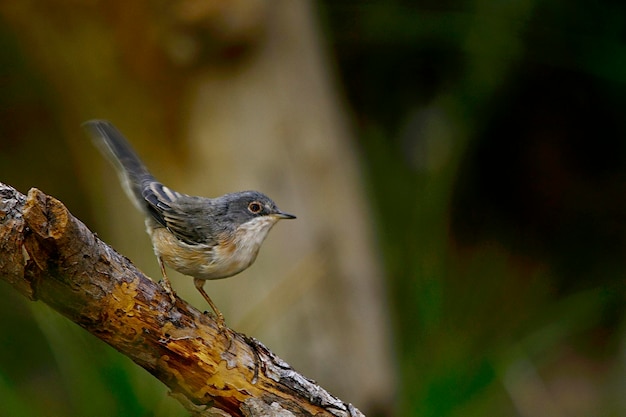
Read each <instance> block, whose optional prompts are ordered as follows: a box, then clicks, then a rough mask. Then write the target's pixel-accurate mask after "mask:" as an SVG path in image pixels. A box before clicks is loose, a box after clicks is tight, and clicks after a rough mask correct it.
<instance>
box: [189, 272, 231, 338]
mask: <svg viewBox="0 0 626 417" xmlns="http://www.w3.org/2000/svg"><path fill="white" fill-rule="evenodd" d="M193 283H194V285H195V286H196V288H197V289H198V291H200V294H202V296H203V297H204V299H205V300H206V302H207V303H209V305H210V306H211V309H212V310H213V312H214V313H215V319H216V321H217V326H218V327H219V328H220V329H223V328H224V325H225V322H224V315H223V314H222V312H221V311H220V310H219V309H218V308H217V306H216V305H215V303H213V300H211V297H209V294H207V293H206V291H204V288H203V286H204V280H203V279H198V278H194V279H193Z"/></svg>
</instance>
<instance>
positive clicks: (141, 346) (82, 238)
mask: <svg viewBox="0 0 626 417" xmlns="http://www.w3.org/2000/svg"><path fill="white" fill-rule="evenodd" d="M0 278H1V279H3V280H5V281H7V282H9V283H10V284H11V285H12V286H13V287H14V288H15V289H17V290H18V291H19V292H20V293H22V294H23V295H24V296H26V297H28V298H29V299H31V300H40V301H42V302H44V303H46V304H48V305H49V306H50V307H52V308H53V309H55V310H57V311H58V312H60V313H61V314H63V315H64V316H66V317H67V318H69V319H70V320H72V321H74V322H75V323H77V324H78V325H80V326H81V327H83V328H84V329H86V330H87V331H89V332H90V333H92V334H94V335H95V336H97V337H98V338H100V339H101V340H103V341H104V342H106V343H108V344H109V345H111V346H113V347H114V348H115V349H117V350H118V351H120V352H121V353H123V354H124V355H126V356H128V357H129V358H131V359H132V360H133V361H134V362H135V363H137V364H138V365H140V366H142V367H143V368H145V369H146V370H148V371H149V372H150V373H151V374H153V375H154V376H155V377H156V378H158V379H159V380H160V381H162V382H163V383H164V384H165V385H167V386H168V387H169V388H170V389H171V391H172V393H173V396H174V397H176V398H177V399H178V400H179V401H180V402H181V403H182V404H183V405H184V406H185V407H186V408H187V409H188V410H189V411H191V412H192V413H193V414H194V415H198V416H209V415H231V416H291V415H294V416H313V415H316V416H317V415H320V416H322V415H327V416H362V414H361V413H360V412H359V411H358V410H357V409H356V408H354V407H353V406H352V405H351V404H346V403H344V402H342V401H341V400H339V399H338V398H336V397H334V396H332V395H330V394H329V393H328V392H326V391H325V390H324V389H323V388H321V387H319V386H318V385H317V384H316V383H315V382H314V381H311V380H309V379H307V378H305V377H304V376H302V375H300V374H298V373H297V372H296V371H294V370H293V369H292V368H291V367H290V366H289V365H288V364H287V363H285V362H284V361H282V360H281V359H280V358H278V357H277V356H276V355H274V354H273V353H272V352H271V351H270V350H269V349H268V348H266V347H265V346H264V345H263V344H261V343H260V342H259V341H257V340H255V339H254V338H250V337H247V336H245V335H243V334H241V333H237V332H235V331H234V330H231V329H228V328H225V329H223V330H221V331H220V330H219V329H218V327H217V325H216V323H215V321H214V320H213V319H212V318H211V317H209V316H207V315H206V314H203V313H201V312H200V311H198V310H197V309H195V308H194V307H192V306H190V305H189V304H187V303H186V302H185V301H183V300H181V299H179V298H177V299H176V302H175V303H174V304H172V303H171V301H170V298H169V296H168V295H167V294H166V293H165V291H164V290H163V289H162V288H161V286H160V285H158V284H157V283H155V282H154V281H152V280H150V279H149V278H148V277H146V276H145V275H144V274H143V273H142V272H141V271H139V270H138V269H137V268H135V267H134V266H133V265H132V263H131V262H130V261H129V260H128V259H127V258H125V257H124V256H122V255H120V254H118V253H117V252H116V251H115V250H114V249H112V248H111V247H109V246H108V245H106V244H105V243H104V242H102V241H101V240H100V239H99V238H98V237H97V236H96V235H95V234H93V233H92V232H91V231H90V230H89V229H88V228H87V227H86V226H85V225H84V224H83V223H82V222H80V221H79V220H78V219H76V218H75V217H74V216H72V214H71V213H70V212H69V211H68V210H67V208H65V206H64V205H63V204H62V203H61V202H60V201H58V200H56V199H54V198H53V197H50V196H48V195H46V194H44V193H43V192H41V191H39V190H37V189H36V188H33V189H31V190H30V191H29V193H28V196H24V195H22V194H20V193H19V192H17V191H16V190H15V189H13V188H12V187H10V186H7V185H5V184H2V183H0Z"/></svg>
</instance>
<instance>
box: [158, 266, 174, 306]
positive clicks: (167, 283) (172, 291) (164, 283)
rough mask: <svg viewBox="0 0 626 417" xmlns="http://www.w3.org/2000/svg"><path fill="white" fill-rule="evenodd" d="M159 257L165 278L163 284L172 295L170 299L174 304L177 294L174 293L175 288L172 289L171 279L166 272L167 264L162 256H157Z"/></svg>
mask: <svg viewBox="0 0 626 417" xmlns="http://www.w3.org/2000/svg"><path fill="white" fill-rule="evenodd" d="M157 258H158V259H159V266H160V267H161V275H163V280H162V281H161V286H162V287H163V289H164V290H165V292H166V293H167V294H168V295H169V296H170V300H171V301H172V304H174V303H175V302H176V294H174V290H173V289H172V284H170V280H169V279H168V278H167V274H166V273H165V264H164V263H163V259H161V257H160V256H158V257H157Z"/></svg>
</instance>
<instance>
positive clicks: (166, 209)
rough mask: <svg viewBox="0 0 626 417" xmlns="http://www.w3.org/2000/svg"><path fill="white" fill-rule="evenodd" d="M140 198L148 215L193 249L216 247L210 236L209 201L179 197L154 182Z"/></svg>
mask: <svg viewBox="0 0 626 417" xmlns="http://www.w3.org/2000/svg"><path fill="white" fill-rule="evenodd" d="M143 198H144V199H145V200H146V202H147V203H148V209H149V212H150V215H152V217H153V218H154V219H155V220H156V221H157V222H159V223H160V224H161V225H163V226H164V227H166V228H167V229H168V230H169V231H170V232H172V234H173V235H174V236H176V238H177V239H179V240H182V241H183V242H186V243H189V244H192V245H193V244H202V245H208V246H212V245H215V244H216V243H217V240H216V237H215V236H214V233H211V224H210V219H209V213H208V211H209V209H210V205H209V204H208V203H207V202H206V200H208V199H203V198H199V197H191V196H188V195H185V194H181V193H178V192H176V191H173V190H171V189H169V188H168V187H166V186H164V185H163V184H161V183H160V182H157V181H154V182H151V183H149V184H145V185H144V188H143Z"/></svg>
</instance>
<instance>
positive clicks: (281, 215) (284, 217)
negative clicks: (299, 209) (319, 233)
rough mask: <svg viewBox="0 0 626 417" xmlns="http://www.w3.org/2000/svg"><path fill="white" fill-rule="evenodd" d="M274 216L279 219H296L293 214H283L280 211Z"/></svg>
mask: <svg viewBox="0 0 626 417" xmlns="http://www.w3.org/2000/svg"><path fill="white" fill-rule="evenodd" d="M274 216H276V217H278V218H279V219H295V218H296V216H294V215H293V214H289V213H283V212H282V211H278V212H276V213H274Z"/></svg>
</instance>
